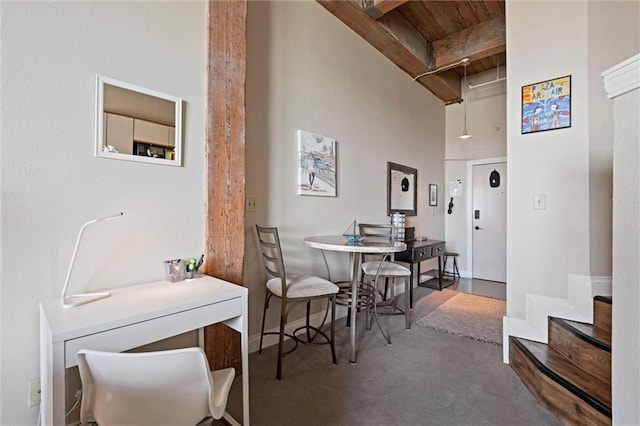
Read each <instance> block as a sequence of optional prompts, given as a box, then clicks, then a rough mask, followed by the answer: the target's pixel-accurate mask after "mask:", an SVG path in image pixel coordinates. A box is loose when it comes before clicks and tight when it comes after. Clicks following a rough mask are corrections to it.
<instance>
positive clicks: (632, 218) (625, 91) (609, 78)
mask: <svg viewBox="0 0 640 426" xmlns="http://www.w3.org/2000/svg"><path fill="white" fill-rule="evenodd" d="M603 78H604V82H605V87H606V89H607V92H608V94H609V96H611V97H612V98H613V102H612V103H613V106H614V116H615V118H614V148H613V162H614V168H613V195H614V197H613V303H614V305H613V306H614V309H613V318H612V320H613V333H612V339H611V340H612V348H611V351H612V352H611V353H612V354H613V355H614V356H613V359H612V366H611V367H612V378H613V380H612V396H613V401H614V412H613V423H614V424H621V425H631V424H639V423H640V367H639V366H638V358H640V343H639V342H638V329H639V324H640V315H639V314H638V304H640V291H639V286H638V284H639V283H640V266H639V265H640V262H638V260H639V259H640V225H639V223H638V216H640V192H639V191H638V188H639V187H640V173H639V170H640V144H639V143H638V142H639V140H640V120H639V117H640V54H637V55H635V56H634V57H632V58H629V59H628V60H625V61H624V62H622V63H621V64H615V65H614V66H613V67H611V68H609V69H607V70H606V71H605V73H604V74H603Z"/></svg>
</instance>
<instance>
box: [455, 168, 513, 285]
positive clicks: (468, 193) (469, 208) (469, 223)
mask: <svg viewBox="0 0 640 426" xmlns="http://www.w3.org/2000/svg"><path fill="white" fill-rule="evenodd" d="M493 163H505V164H507V171H508V170H509V168H508V167H509V164H508V163H507V157H494V158H483V159H480V160H469V161H467V187H468V189H467V191H465V194H466V195H465V197H466V203H467V207H466V211H467V223H466V228H467V229H466V236H467V255H466V258H467V265H466V266H467V273H468V275H469V277H471V278H473V166H481V165H485V164H493ZM508 195H509V194H507V196H508ZM508 202H509V199H508V198H507V203H508ZM505 256H506V252H505ZM505 260H506V259H505Z"/></svg>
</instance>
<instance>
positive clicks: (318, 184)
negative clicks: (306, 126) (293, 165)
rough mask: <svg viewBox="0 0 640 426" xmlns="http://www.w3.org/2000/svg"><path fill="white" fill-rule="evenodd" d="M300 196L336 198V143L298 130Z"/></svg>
mask: <svg viewBox="0 0 640 426" xmlns="http://www.w3.org/2000/svg"><path fill="white" fill-rule="evenodd" d="M298 194H299V195H316V196H320V197H335V196H336V141H335V140H334V139H331V138H328V137H326V136H322V135H318V134H315V133H311V132H307V131H304V130H298Z"/></svg>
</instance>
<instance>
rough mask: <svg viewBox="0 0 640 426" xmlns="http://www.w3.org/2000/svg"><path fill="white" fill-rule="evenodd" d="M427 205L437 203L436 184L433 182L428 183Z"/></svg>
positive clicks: (435, 204)
mask: <svg viewBox="0 0 640 426" xmlns="http://www.w3.org/2000/svg"><path fill="white" fill-rule="evenodd" d="M429 205H430V206H437V205H438V185H435V184H433V183H430V184H429Z"/></svg>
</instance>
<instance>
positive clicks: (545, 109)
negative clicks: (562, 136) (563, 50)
mask: <svg viewBox="0 0 640 426" xmlns="http://www.w3.org/2000/svg"><path fill="white" fill-rule="evenodd" d="M521 125H522V134H523V135H524V134H525V133H536V132H543V131H546V130H557V129H564V128H567V127H571V76H570V75H567V76H564V77H559V78H554V79H552V80H546V81H541V82H539V83H534V84H529V85H527V86H522V123H521Z"/></svg>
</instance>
